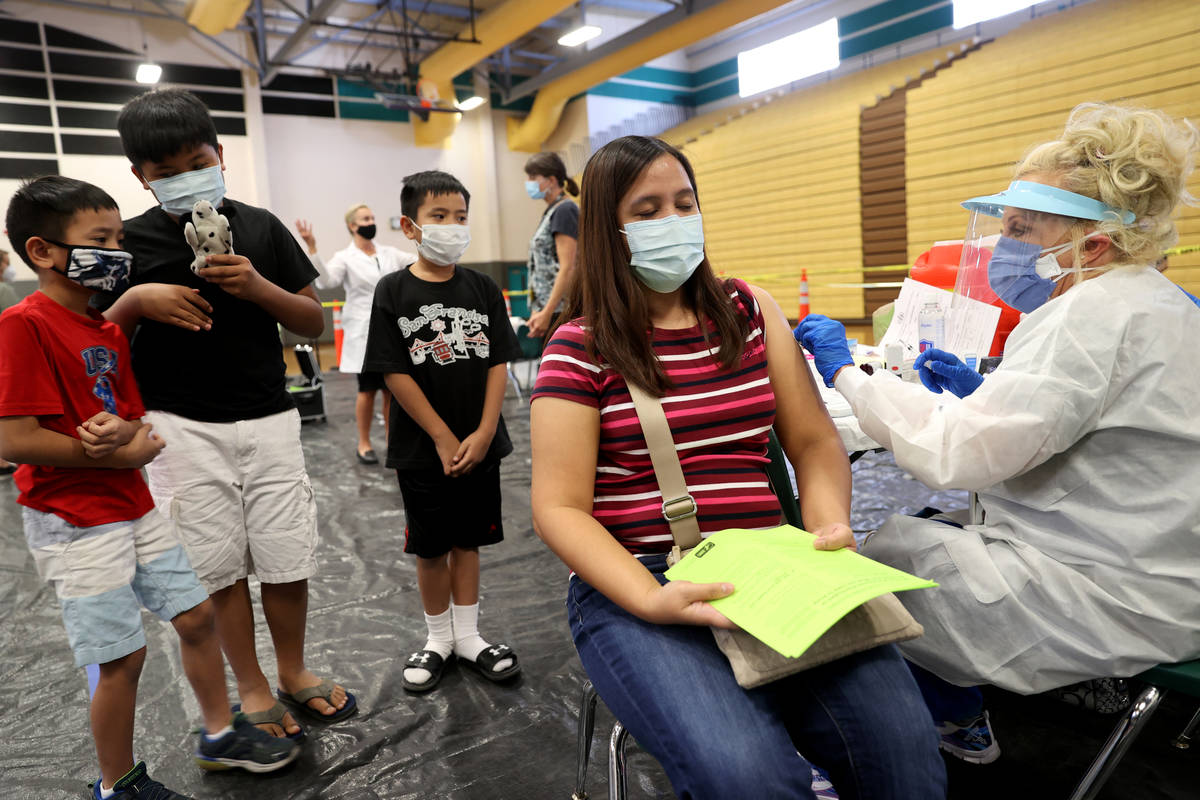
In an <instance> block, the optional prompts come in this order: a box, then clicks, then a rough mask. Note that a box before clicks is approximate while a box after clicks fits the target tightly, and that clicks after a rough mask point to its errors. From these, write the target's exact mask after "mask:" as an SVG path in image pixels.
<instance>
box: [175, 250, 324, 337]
mask: <svg viewBox="0 0 1200 800" xmlns="http://www.w3.org/2000/svg"><path fill="white" fill-rule="evenodd" d="M197 274H198V275H199V276H200V277H201V278H203V279H204V280H206V281H208V282H209V283H213V284H216V285H217V286H219V287H221V288H222V289H223V290H225V291H226V292H229V293H230V294H231V295H233V296H234V297H240V298H241V299H243V300H249V301H250V302H251V303H255V304H256V305H258V306H259V307H260V308H262V309H263V310H264V311H266V312H267V313H268V314H270V315H271V316H272V317H274V318H275V319H276V320H277V321H278V322H279V324H280V325H282V326H283V327H285V328H287V329H288V330H289V331H291V332H292V333H295V334H297V335H299V336H304V337H307V338H310V339H315V338H316V337H318V336H320V335H321V333H322V332H324V330H325V312H323V311H322V310H321V301H320V300H318V299H317V293H316V292H315V291H313V288H312V287H311V286H305V287H304V288H303V289H301V290H300V291H298V292H289V291H288V290H287V289H284V288H283V287H282V286H279V285H277V284H274V283H272V282H271V281H269V280H267V279H266V278H264V277H263V276H262V275H260V274H259V272H258V270H256V269H255V268H254V265H253V264H251V263H250V260H249V259H248V258H246V257H245V256H239V255H233V254H232V253H231V254H227V255H219V256H209V257H208V266H207V267H204V268H202V269H201V270H200V271H199V272H198V273H197Z"/></svg>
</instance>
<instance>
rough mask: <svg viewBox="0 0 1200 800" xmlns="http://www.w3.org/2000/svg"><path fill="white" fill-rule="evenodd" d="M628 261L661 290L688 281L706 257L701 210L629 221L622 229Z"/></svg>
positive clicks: (640, 276)
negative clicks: (627, 246)
mask: <svg viewBox="0 0 1200 800" xmlns="http://www.w3.org/2000/svg"><path fill="white" fill-rule="evenodd" d="M622 233H624V234H625V238H626V240H627V241H628V243H629V252H630V254H631V257H630V259H629V265H630V266H631V267H632V268H633V274H634V275H636V276H637V279H638V280H639V281H641V282H642V283H643V284H645V285H646V287H647V288H649V289H652V290H654V291H656V292H660V293H662V294H667V293H668V292H673V291H675V290H676V289H678V288H679V287H680V286H683V284H684V283H686V282H687V279H688V278H690V277H692V273H693V272H695V271H696V267H698V266H700V262H701V261H703V260H704V226H703V225H702V224H701V221H700V215H699V214H691V215H689V216H686V217H680V216H678V215H674V214H672V215H671V216H669V217H663V218H662V219H648V220H642V221H639V222H630V223H628V224H626V225H625V229H624V230H623V231H622Z"/></svg>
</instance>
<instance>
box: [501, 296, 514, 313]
mask: <svg viewBox="0 0 1200 800" xmlns="http://www.w3.org/2000/svg"><path fill="white" fill-rule="evenodd" d="M500 294H502V295H504V309H505V311H507V312H508V315H509V316H510V317H511V316H512V300H511V299H510V298H509V296H508V289H501V290H500Z"/></svg>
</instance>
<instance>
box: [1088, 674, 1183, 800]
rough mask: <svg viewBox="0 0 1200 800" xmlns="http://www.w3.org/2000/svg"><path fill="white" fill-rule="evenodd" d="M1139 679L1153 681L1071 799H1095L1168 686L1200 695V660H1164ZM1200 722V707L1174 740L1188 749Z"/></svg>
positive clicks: (1111, 736) (1101, 749) (1110, 737)
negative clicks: (1171, 662)
mask: <svg viewBox="0 0 1200 800" xmlns="http://www.w3.org/2000/svg"><path fill="white" fill-rule="evenodd" d="M1136 677H1137V680H1140V681H1145V682H1146V683H1148V684H1150V685H1149V686H1147V687H1146V689H1145V691H1143V692H1142V693H1141V695H1139V696H1138V699H1137V700H1135V701H1134V703H1133V705H1132V706H1130V707H1129V710H1128V711H1127V712H1126V713H1125V714H1124V715H1122V717H1121V718H1120V719H1119V720H1117V724H1116V726H1115V727H1114V728H1113V731H1112V733H1111V734H1109V736H1108V741H1106V742H1105V743H1104V746H1103V747H1102V748H1100V752H1099V753H1098V754H1097V755H1096V758H1095V760H1094V761H1092V765H1091V766H1090V767H1089V768H1088V771H1087V773H1086V774H1084V776H1083V780H1081V781H1080V782H1079V785H1078V786H1076V787H1075V791H1074V793H1073V794H1072V795H1071V800H1092V798H1094V797H1095V796H1096V795H1097V794H1098V793H1099V792H1100V789H1101V788H1103V786H1104V784H1105V782H1106V781H1107V780H1108V779H1109V778H1110V777H1111V776H1112V774H1113V772H1114V771H1115V770H1116V768H1117V765H1118V764H1119V763H1120V762H1121V758H1122V757H1123V756H1124V755H1125V753H1126V751H1128V750H1129V747H1130V745H1132V744H1133V741H1134V739H1136V738H1137V737H1138V735H1139V734H1140V733H1141V732H1142V729H1143V728H1145V727H1146V723H1147V722H1149V721H1150V717H1151V716H1152V715H1153V714H1154V712H1155V710H1157V709H1158V705H1159V703H1161V702H1162V699H1163V698H1164V697H1166V695H1167V690H1168V689H1170V690H1174V691H1177V692H1183V693H1184V694H1187V695H1190V696H1191V697H1197V698H1200V660H1197V661H1185V662H1183V663H1181V664H1160V665H1159V666H1157V667H1154V668H1153V669H1149V670H1147V671H1145V672H1143V673H1142V674H1141V675H1138V676H1136ZM1197 724H1200V708H1198V709H1196V713H1195V714H1193V715H1192V719H1191V721H1190V722H1188V724H1187V727H1186V728H1184V729H1183V732H1182V733H1180V734H1179V735H1178V736H1176V737H1175V739H1174V740H1173V741H1172V744H1173V745H1175V746H1176V747H1178V748H1180V749H1181V750H1186V749H1187V748H1188V747H1189V746H1190V743H1191V736H1192V732H1193V731H1195V729H1196V726H1197Z"/></svg>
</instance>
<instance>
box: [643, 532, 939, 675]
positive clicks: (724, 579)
mask: <svg viewBox="0 0 1200 800" xmlns="http://www.w3.org/2000/svg"><path fill="white" fill-rule="evenodd" d="M816 538H817V537H815V536H813V535H812V534H811V533H808V532H807V531H802V530H800V529H799V528H794V527H792V526H791V525H783V526H780V527H778V528H772V529H770V530H758V531H748V530H740V529H736V528H731V529H729V530H724V531H718V532H717V533H714V534H712V535H711V536H708V537H707V538H705V539H704V541H703V542H701V543H700V544H699V545H697V547H696V548H695V549H694V550H693V551H692V552H690V553H688V554H687V556H686V557H685V558H683V559H682V560H681V561H680V562H679V563H678V564H676V565H675V566H673V567H671V568H670V569H669V570H667V573H666V576H667V579H668V580H685V581H692V582H693V583H732V584H733V594H731V595H729V596H728V597H722V598H721V599H719V600H713V601H712V606H713V608H715V609H717V610H718V611H720V612H721V613H722V614H724V615H725V616H727V617H729V619H730V620H732V621H733V622H734V623H736V624H737V625H739V626H740V627H741V628H742V629H743V630H745V631H746V632H747V633H749V634H750V635H751V636H754V637H755V638H756V639H759V640H761V641H762V642H764V643H765V644H767V645H769V646H771V647H772V648H774V649H775V650H778V651H779V652H780V653H782V654H783V655H785V656H789V657H795V656H799V655H801V654H802V653H803V652H804V651H805V650H807V649H808V648H809V647H810V646H811V645H812V643H813V642H815V641H816V640H817V639H819V638H820V637H821V634H823V633H824V632H825V631H827V630H828V629H829V628H830V627H831V626H832V625H833V624H834V623H835V622H837V621H838V620H839V619H841V618H842V617H844V616H846V614H848V613H850V612H851V611H852V610H854V609H855V608H857V607H858V606H860V605H862V604H863V603H865V602H867V601H868V600H870V599H871V598H873V597H878V596H879V595H881V594H886V593H887V592H900V591H905V590H908V589H928V588H932V587H934V586H937V584H936V583H934V582H933V581H927V580H925V579H923V578H917V577H915V576H913V575H909V574H908V573H907V572H901V571H900V570H898V569H893V568H892V567H889V566H887V565H885V564H880V563H878V562H875V561H872V560H871V559H869V558H867V557H865V556H861V555H859V554H858V553H856V552H854V551H853V550H816V549H814V548H813V541H814V540H815V539H816Z"/></svg>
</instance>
